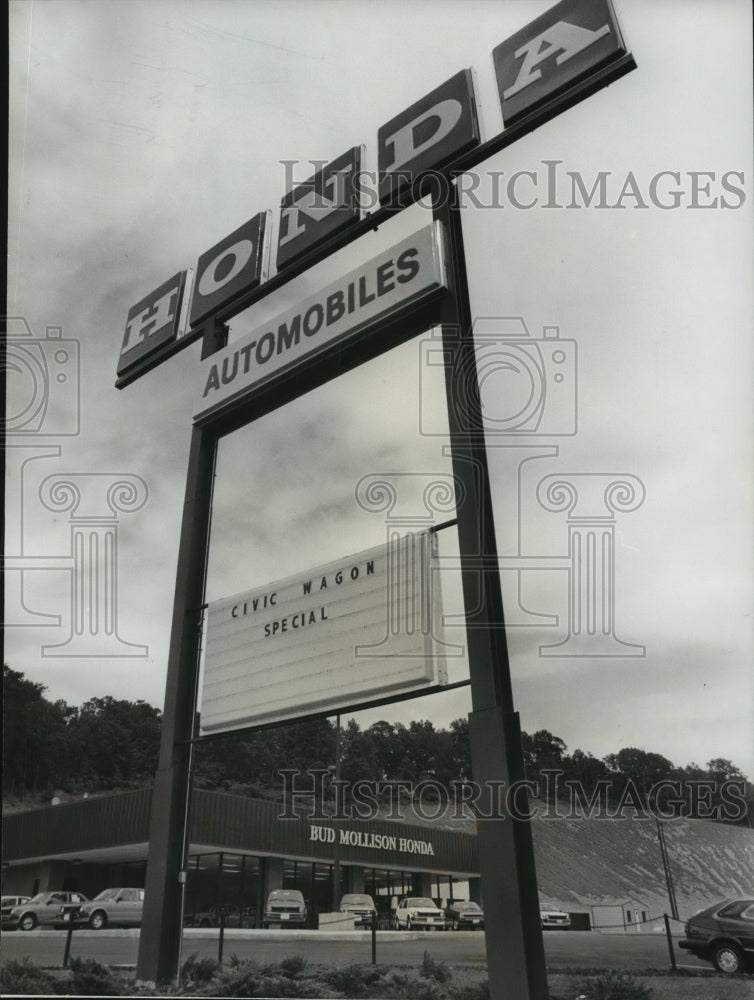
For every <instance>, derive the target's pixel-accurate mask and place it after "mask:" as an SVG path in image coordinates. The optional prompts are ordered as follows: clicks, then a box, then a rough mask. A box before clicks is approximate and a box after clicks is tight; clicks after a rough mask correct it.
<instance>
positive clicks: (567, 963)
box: [0, 927, 711, 971]
mask: <svg viewBox="0 0 754 1000" xmlns="http://www.w3.org/2000/svg"><path fill="white" fill-rule="evenodd" d="M138 938H139V931H138V930H104V931H92V930H89V929H86V930H77V931H75V932H74V933H73V938H72V947H71V954H72V955H78V956H82V957H88V958H95V959H97V960H98V961H100V962H104V963H105V964H109V965H135V964H136V956H137V952H138V946H139V942H138ZM65 940H66V932H65V931H47V930H44V931H40V930H35V931H29V932H23V931H16V932H12V933H6V934H4V935H3V938H2V943H0V957H2V958H3V959H8V958H20V957H22V956H23V955H28V956H29V957H30V958H31V959H32V960H33V961H35V962H38V963H39V964H42V965H59V964H61V962H62V957H63V951H64V948H65ZM218 943H219V930H218V928H214V927H212V928H194V927H192V928H186V929H185V931H184V935H183V949H182V951H183V954H184V956H185V955H190V954H192V953H195V954H197V955H198V956H199V957H203V956H205V955H207V956H214V957H216V956H217V952H218ZM544 943H545V956H546V961H547V965H548V967H549V968H550V969H557V968H566V967H574V966H580V967H592V966H595V967H596V966H599V967H601V968H615V969H629V970H632V971H638V970H641V969H648V968H654V969H667V968H669V965H670V959H669V956H668V950H667V942H666V939H665V936H664V934H663V935H660V934H635V935H625V934H620V935H619V934H597V933H594V932H589V931H548V932H547V933H546V934H545V935H544ZM376 945H377V961H378V962H379V963H381V964H386V965H414V964H419V963H421V961H422V958H423V956H424V952H425V951H428V952H429V953H430V955H431V956H432V957H433V958H435V959H437V960H444V961H446V962H448V963H449V964H451V965H452V964H456V965H472V966H484V965H485V963H486V950H485V937H484V934H483V933H481V932H480V931H459V932H446V933H442V932H427V931H410V932H405V931H377V934H376ZM294 949H295V953H296V954H298V955H301V956H302V957H304V958H306V959H307V960H309V961H310V962H322V963H326V962H344V961H345V962H351V961H353V962H369V961H371V932H370V931H344V932H336V933H329V934H328V933H327V932H325V931H300V930H268V931H263V930H247V929H239V928H229V929H226V930H225V935H224V955H225V957H226V958H227V957H229V956H230V955H233V954H235V955H238V957H239V958H242V959H243V958H256V959H260V960H262V961H268V962H274V961H279V960H280V959H282V958H285V957H287V956H289V955H291V954H292V951H293V950H294ZM676 960H677V962H678V964H679V965H682V966H684V967H693V968H697V969H707V970H709V969H710V968H711V966H710V965H709V964H707V963H705V962H701V961H699V960H698V959H694V958H692V957H690V956H688V955H685V954H683V953H681V952H680V951H679V950H678V949H677V948H676Z"/></svg>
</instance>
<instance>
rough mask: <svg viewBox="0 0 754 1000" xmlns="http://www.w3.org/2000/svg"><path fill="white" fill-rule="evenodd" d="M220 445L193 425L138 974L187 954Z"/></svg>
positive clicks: (219, 332) (160, 975) (214, 342)
mask: <svg viewBox="0 0 754 1000" xmlns="http://www.w3.org/2000/svg"><path fill="white" fill-rule="evenodd" d="M226 337H227V331H225V332H224V331H223V329H222V328H219V329H218V324H216V323H215V322H214V321H210V322H209V323H208V324H207V328H206V329H205V333H204V341H203V345H202V347H203V350H202V356H203V357H204V356H207V355H208V354H211V353H213V352H214V351H215V350H218V349H219V348H220V347H223V346H224V344H225V339H226ZM216 444H217V439H216V435H215V433H214V432H213V431H212V430H209V429H203V428H199V427H194V428H193V429H192V431H191V446H190V451H189V464H188V473H187V477H186V495H185V500H184V506H183V519H182V522H181V536H180V546H179V550H178V552H179V554H178V568H177V572H176V584H175V599H174V602H173V620H172V629H171V633H170V651H169V654H168V675H167V683H166V687H165V708H164V711H163V715H162V731H161V737H160V758H159V764H158V769H157V774H156V776H155V784H154V791H153V793H152V811H151V818H150V826H149V861H148V863H147V874H146V884H145V894H144V911H143V917H142V924H141V935H140V937H139V954H138V959H137V964H136V977H137V979H139V980H142V981H145V982H153V983H163V982H167V981H168V980H170V979H173V978H174V977H175V975H176V972H177V970H178V962H179V959H180V946H181V933H182V927H181V923H182V911H183V906H182V901H183V884H182V883H181V881H180V873H181V872H182V871H183V869H184V867H185V853H186V844H187V841H188V829H187V826H188V817H189V812H188V807H189V794H190V765H191V752H192V747H193V744H192V742H191V740H192V737H193V735H194V717H195V711H196V685H197V675H198V666H199V652H200V644H201V635H200V633H201V629H200V620H199V612H198V610H197V609H198V608H199V607H201V604H202V602H203V599H204V581H205V569H206V560H207V547H208V543H209V526H210V514H211V504H212V486H213V482H214V474H215V456H216V452H217V447H216Z"/></svg>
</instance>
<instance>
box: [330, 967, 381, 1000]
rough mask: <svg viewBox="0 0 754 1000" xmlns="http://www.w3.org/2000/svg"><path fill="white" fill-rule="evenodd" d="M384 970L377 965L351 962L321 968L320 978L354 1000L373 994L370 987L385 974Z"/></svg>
mask: <svg viewBox="0 0 754 1000" xmlns="http://www.w3.org/2000/svg"><path fill="white" fill-rule="evenodd" d="M385 971H386V970H385V969H384V968H380V966H378V965H362V964H361V963H358V962H352V963H351V964H350V965H345V966H343V967H341V968H337V967H336V968H329V969H325V970H323V972H322V974H321V978H322V980H323V981H324V982H325V983H326V984H327V985H329V986H331V987H332V988H333V989H334V990H337V991H338V992H339V993H343V994H344V995H345V996H347V997H353V998H354V1000H356V998H359V997H370V996H374V993H373V992H372V987H373V986H374V984H375V983H376V982H378V981H379V979H380V977H381V976H383V975H384V974H385Z"/></svg>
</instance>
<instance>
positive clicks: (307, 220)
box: [277, 146, 364, 268]
mask: <svg viewBox="0 0 754 1000" xmlns="http://www.w3.org/2000/svg"><path fill="white" fill-rule="evenodd" d="M363 155H364V149H363V147H362V146H354V147H353V149H349V150H348V152H347V153H344V154H343V156H340V157H338V159H337V160H333V161H332V163H328V164H326V165H325V166H323V167H322V169H321V170H318V171H317V172H316V173H315V174H314V176H313V177H310V178H309V180H308V181H305V182H304V183H303V184H298V185H297V186H296V187H294V188H293V190H291V191H289V192H288V194H287V195H286V196H285V198H283V201H282V203H281V205H280V231H279V234H278V252H277V266H278V268H281V267H285V265H286V264H290V263H291V261H293V260H296V259H297V258H298V257H300V256H301V254H302V253H306V252H307V251H308V250H311V248H312V247H314V246H317V244H318V243H321V242H322V241H323V240H326V239H328V238H329V237H331V236H334V235H335V234H336V233H339V232H341V231H342V230H343V229H345V228H347V227H348V226H350V225H352V224H353V223H354V222H358V221H359V219H360V218H361V202H360V197H359V195H360V191H359V184H358V180H359V174H360V173H361V169H362V166H361V165H362V161H363Z"/></svg>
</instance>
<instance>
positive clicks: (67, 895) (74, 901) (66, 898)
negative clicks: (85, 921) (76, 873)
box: [3, 891, 87, 931]
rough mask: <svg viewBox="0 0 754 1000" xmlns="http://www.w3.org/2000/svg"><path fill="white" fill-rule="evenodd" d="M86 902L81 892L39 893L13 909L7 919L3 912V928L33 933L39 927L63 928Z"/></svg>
mask: <svg viewBox="0 0 754 1000" xmlns="http://www.w3.org/2000/svg"><path fill="white" fill-rule="evenodd" d="M3 898H5V897H3ZM21 898H22V899H23V898H24V897H21ZM86 901H87V897H86V896H85V895H84V894H83V893H81V892H58V891H56V892H39V893H37V895H36V896H32V898H31V899H26V902H24V903H20V904H19V905H18V906H13V907H11V908H10V909H9V911H8V915H7V917H6V915H5V910H3V927H7V928H14V927H20V928H21V930H22V931H33V930H34V928H35V927H37V926H40V927H43V926H47V927H50V926H52V927H62V926H63V924H64V922H65V920H66V918H67V917H68V916H69V915H70V914H71V913H72V912H74V911H76V910H78V908H79V906H81V904H82V903H86Z"/></svg>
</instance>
